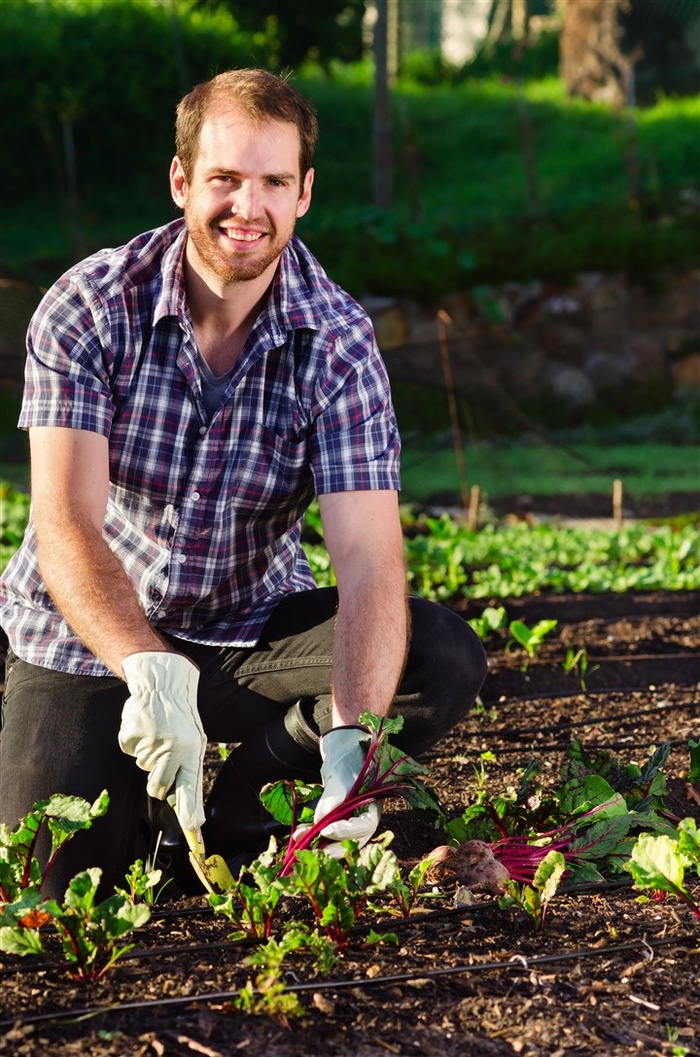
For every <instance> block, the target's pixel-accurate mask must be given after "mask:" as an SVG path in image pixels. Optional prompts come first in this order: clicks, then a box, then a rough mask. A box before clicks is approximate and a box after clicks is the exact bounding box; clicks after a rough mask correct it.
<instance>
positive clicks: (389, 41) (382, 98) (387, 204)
mask: <svg viewBox="0 0 700 1057" xmlns="http://www.w3.org/2000/svg"><path fill="white" fill-rule="evenodd" d="M398 6H399V5H398V0H375V7H376V13H377V17H376V21H375V24H374V106H373V115H372V200H373V202H374V204H375V206H378V207H379V208H381V209H390V208H391V205H392V198H393V194H392V191H393V187H392V185H393V175H394V174H393V152H392V129H391V87H392V82H393V79H394V74H395V69H392V67H395V58H393V56H392V53H394V54H395V51H396V29H397V14H398ZM392 58H393V61H392Z"/></svg>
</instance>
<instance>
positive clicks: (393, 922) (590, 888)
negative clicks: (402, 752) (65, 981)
mask: <svg viewBox="0 0 700 1057" xmlns="http://www.w3.org/2000/svg"><path fill="white" fill-rule="evenodd" d="M632 884H633V881H632V879H631V878H629V880H626V879H625V880H619V881H598V882H588V883H586V882H582V883H580V884H575V885H568V886H567V885H566V884H564V885H562V887H561V888H560V890H559V892H560V894H561V895H562V896H567V895H568V896H574V897H577V896H584V895H595V894H599V893H601V892H603V893H605V892H617V891H619V890H620V889H629V888H631V887H632ZM445 898H447V896H446V897H445ZM497 907H498V900H497V899H482V900H480V901H479V902H478V903H474V904H473V905H471V906H452V907H441V908H440V909H438V910H430V911H426V912H425V913H418V914H410V915H409V916H408V917H399V916H396V915H390V914H386V915H385V916H380V917H378V918H375V919H374V920H373V921H372V922H370V923H368V924H362V925H356V926H355V927H354V928H353V929H352V932H353V934H354V935H361V934H363V933H366V932H371V931H373V930H379V929H386V928H388V927H391V929H392V930H396V929H401V928H407V927H408V928H421V927H422V926H423V925H429V924H432V923H433V922H435V921H440V920H443V921H444V920H445V919H446V918H448V919H449V918H462V917H469V916H472V915H473V916H478V915H479V914H481V913H483V912H484V911H486V910H494V909H496V908H497ZM197 909H198V908H187V909H185V910H176V909H173V910H172V911H170V912H168V911H161V913H160V915H158V917H159V918H160V920H165V919H170V920H173V919H177V918H179V917H184V916H190V915H192V914H193V913H196V912H197ZM200 913H201V915H202V916H203V917H204V916H206V917H210V916H212V915H213V914H214V911H213V909H212V908H211V907H209V906H203V907H201V909H200ZM155 918H156V915H153V916H152V917H151V921H153V920H154V919H155ZM257 944H258V941H257V940H254V939H242V940H214V941H211V940H209V941H207V942H206V943H182V944H171V945H169V946H163V947H147V948H146V949H144V950H130V951H127V952H126V953H125V954H123V955H121V957H120V959H119V960H120V962H127V961H141V960H148V959H150V958H159V957H165V958H167V957H170V955H186V954H197V953H198V952H199V951H204V950H206V951H212V950H228V949H230V948H231V947H248V946H251V947H253V946H257ZM55 968H57V966H56V964H55V963H54V962H51V961H46V960H41V961H31V962H27V961H24V960H22V961H21V962H19V963H18V964H16V965H3V966H0V978H2V977H3V976H16V975H17V974H20V975H21V974H23V973H25V972H26V973H30V972H34V973H36V972H45V971H47V970H49V969H55Z"/></svg>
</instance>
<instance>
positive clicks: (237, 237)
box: [222, 228, 260, 242]
mask: <svg viewBox="0 0 700 1057" xmlns="http://www.w3.org/2000/svg"><path fill="white" fill-rule="evenodd" d="M222 230H223V232H224V234H225V235H226V237H227V238H229V239H233V240H234V241H235V242H255V240H256V239H259V238H260V234H259V232H252V233H251V234H249V235H242V234H241V233H240V232H239V231H227V230H226V228H223V229H222Z"/></svg>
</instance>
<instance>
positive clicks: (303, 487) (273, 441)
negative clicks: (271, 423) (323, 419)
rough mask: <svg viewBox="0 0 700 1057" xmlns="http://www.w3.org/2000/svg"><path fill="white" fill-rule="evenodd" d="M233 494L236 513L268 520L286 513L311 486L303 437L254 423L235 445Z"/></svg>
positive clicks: (302, 497)
mask: <svg viewBox="0 0 700 1057" xmlns="http://www.w3.org/2000/svg"><path fill="white" fill-rule="evenodd" d="M234 462H235V465H234V475H233V494H234V502H235V506H236V510H237V512H238V513H239V514H243V515H246V516H248V517H253V516H255V515H258V516H262V515H264V516H265V517H266V518H269V519H270V520H273V521H274V520H276V519H277V517H281V516H284V515H285V514H288V513H289V511H290V510H292V509H295V508H296V507H297V506H298V505H299V502H300V500H302V499H304V497H306V496H307V495H308V492H309V491H310V490H312V488H313V478H312V475H311V468H310V466H309V460H308V449H307V444H306V440H305V438H304V437H300V438H296V437H282V436H280V435H279V434H277V433H275V432H274V431H273V430H271V429H270V428H269V427H268V426H264V425H256V426H254V427H253V429H252V430H251V431H249V432H248V433H247V434H246V436H245V439H243V440H242V441H241V443H240V445H238V446H237V451H236V457H235V460H234Z"/></svg>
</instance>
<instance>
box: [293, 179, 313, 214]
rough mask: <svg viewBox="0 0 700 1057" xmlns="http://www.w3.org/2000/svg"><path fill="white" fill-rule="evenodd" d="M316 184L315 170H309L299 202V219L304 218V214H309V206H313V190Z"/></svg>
mask: <svg viewBox="0 0 700 1057" xmlns="http://www.w3.org/2000/svg"><path fill="white" fill-rule="evenodd" d="M313 183H314V170H313V169H308V170H307V173H306V176H305V177H304V186H303V188H302V191H301V194H300V196H299V201H298V202H297V219H299V217H303V216H304V214H306V213H308V211H309V206H310V205H311V188H312V187H313Z"/></svg>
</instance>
